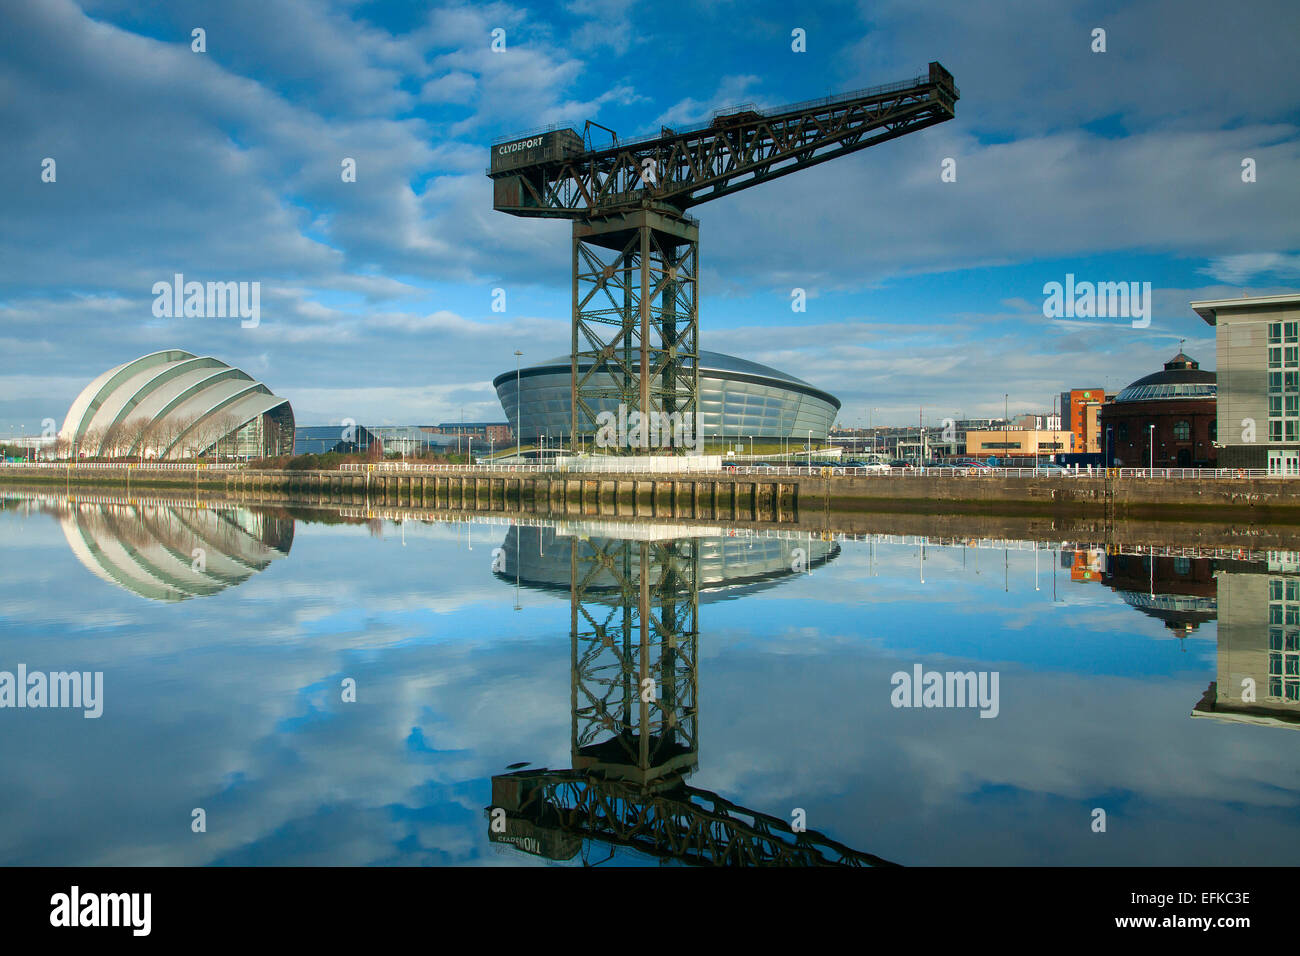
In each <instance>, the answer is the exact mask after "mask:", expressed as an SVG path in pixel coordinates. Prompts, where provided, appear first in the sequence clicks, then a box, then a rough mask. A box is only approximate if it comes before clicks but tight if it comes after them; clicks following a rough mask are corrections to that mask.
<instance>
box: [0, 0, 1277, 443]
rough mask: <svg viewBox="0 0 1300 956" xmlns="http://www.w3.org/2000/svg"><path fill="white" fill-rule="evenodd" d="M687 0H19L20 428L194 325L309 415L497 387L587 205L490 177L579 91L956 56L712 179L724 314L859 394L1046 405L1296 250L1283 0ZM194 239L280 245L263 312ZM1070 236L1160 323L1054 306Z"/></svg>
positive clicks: (249, 275) (655, 114)
mask: <svg viewBox="0 0 1300 956" xmlns="http://www.w3.org/2000/svg"><path fill="white" fill-rule="evenodd" d="M669 10H670V8H668V7H665V6H664V5H654V4H634V3H631V2H630V0H570V2H567V3H556V4H546V5H540V4H539V5H533V6H529V7H524V6H515V5H512V4H508V3H493V4H472V5H471V4H465V5H457V4H443V5H435V6H430V5H428V4H425V3H409V4H408V3H396V2H394V3H380V2H373V3H359V2H348V0H335V2H327V0H319V2H308V0H228V2H223V3H220V4H216V3H201V2H189V0H169V2H165V3H164V2H158V3H145V2H120V0H83V2H80V3H77V2H73V0H43V2H41V3H39V4H5V5H4V6H3V9H2V10H0V27H2V28H0V177H2V178H3V182H4V183H5V188H4V189H3V190H0V223H3V228H2V229H0V345H2V347H3V354H4V355H5V357H6V359H7V361H6V362H5V363H4V370H3V374H0V433H3V432H9V431H10V430H13V431H18V430H21V429H24V428H25V429H26V431H27V432H28V433H31V432H33V431H36V430H39V428H40V422H41V420H42V419H44V418H52V419H54V420H55V421H56V422H59V423H61V422H62V419H63V416H64V415H65V413H66V411H67V408H68V406H69V404H70V403H71V402H72V400H73V398H74V397H75V396H76V394H77V392H78V391H80V389H81V388H82V387H83V386H84V385H85V384H86V383H87V382H88V381H89V380H90V379H91V378H92V377H93V376H94V375H96V374H98V373H99V372H101V371H103V370H104V369H106V368H109V367H111V366H113V365H116V364H120V363H121V362H125V361H128V360H129V359H131V358H134V357H136V356H138V355H141V354H144V353H146V352H150V351H154V350H157V349H161V348H170V347H176V348H184V349H188V350H190V351H194V352H198V353H206V354H212V355H215V356H217V357H218V358H221V359H222V360H224V361H227V362H229V363H231V364H234V365H238V366H239V367H241V368H243V369H244V370H246V371H247V372H249V373H250V374H251V375H253V376H255V377H257V378H260V379H261V380H263V381H265V382H266V383H267V384H268V385H269V386H270V387H271V388H272V389H273V390H274V391H275V392H276V393H277V394H280V395H284V396H286V397H288V398H289V399H290V400H291V401H292V403H293V405H294V408H295V412H296V414H297V417H298V420H299V422H300V423H303V424H322V423H330V422H338V421H340V420H341V419H343V418H345V417H351V418H355V419H357V420H361V421H366V422H373V423H416V422H418V423H425V422H437V421H446V420H454V419H456V418H458V417H459V416H460V415H461V414H464V416H465V417H466V418H467V419H483V418H487V419H500V418H502V417H503V414H502V412H501V409H500V406H499V404H498V403H497V401H496V397H495V395H494V393H493V391H492V388H491V384H490V381H491V379H492V377H493V376H494V375H496V374H498V373H499V372H501V371H504V370H507V369H509V368H512V367H513V358H514V355H513V353H514V350H515V349H521V350H523V352H524V361H525V362H529V361H533V360H541V359H545V358H549V357H552V356H555V355H557V354H561V353H564V352H565V351H567V343H568V318H567V316H568V311H569V308H570V304H569V277H568V268H569V267H568V226H567V224H565V223H546V222H537V221H527V220H516V219H514V218H512V217H509V216H505V215H502V214H499V213H495V212H493V210H492V198H491V183H490V181H489V180H488V179H487V178H486V176H485V175H484V169H485V167H486V166H487V163H488V146H489V144H490V142H491V141H492V140H493V139H494V138H495V137H498V136H502V135H507V134H510V133H513V132H516V131H524V130H528V129H531V128H535V127H538V126H542V125H546V124H551V123H564V124H570V125H573V126H574V127H576V128H578V129H581V128H582V125H583V123H584V121H585V120H587V119H591V120H595V121H598V122H600V123H601V124H603V125H604V126H608V127H611V128H613V129H615V130H617V131H618V132H619V134H620V135H622V136H633V135H637V134H643V133H647V132H651V131H654V130H656V129H657V128H658V125H659V124H661V123H665V124H673V125H685V124H689V123H691V122H698V121H702V120H707V119H708V116H709V114H710V112H711V111H712V110H713V109H716V108H718V107H722V106H727V105H731V104H736V103H741V102H751V103H755V104H757V105H759V106H760V107H762V106H775V105H779V104H782V103H786V102H793V101H798V100H803V99H808V98H811V97H817V96H823V95H826V94H829V93H836V92H843V91H847V90H852V89H856V88H860V87H863V86H868V85H874V84H877V83H884V82H892V81H895V80H901V79H907V78H910V77H912V76H915V75H918V74H921V73H923V72H925V68H926V64H927V63H928V62H929V61H931V60H938V61H940V62H942V63H943V64H944V65H945V66H946V67H947V68H948V69H949V70H950V71H951V72H952V73H953V74H954V76H955V78H956V82H957V84H958V86H959V87H960V89H961V93H962V97H961V100H960V102H959V103H958V105H957V118H956V119H955V120H953V121H950V122H948V123H945V124H942V125H940V126H937V127H935V128H933V129H929V130H925V131H923V132H920V133H915V134H911V135H909V136H907V137H904V138H903V139H901V140H898V141H896V142H892V143H887V144H884V145H882V146H878V147H874V148H873V149H870V150H867V151H865V152H863V153H860V154H856V155H854V156H851V157H847V158H844V159H840V160H837V161H836V162H833V163H828V164H826V165H824V166H821V167H817V168H815V169H812V170H807V171H804V172H802V173H800V174H798V175H795V176H791V177H789V178H786V179H783V180H780V181H778V182H773V183H769V184H766V185H764V186H761V187H759V188H756V189H753V190H746V191H743V192H741V193H739V194H737V195H735V196H731V197H728V198H726V199H722V200H719V201H717V202H714V203H710V204H708V205H706V206H703V207H699V208H698V209H697V210H696V212H697V214H698V215H699V217H700V219H701V221H702V226H701V258H702V266H703V273H702V299H701V323H700V324H701V334H702V341H703V343H704V345H705V347H706V348H710V349H714V350H717V351H723V352H731V353H735V354H739V355H742V356H745V357H747V358H751V359H754V360H757V361H761V362H767V363H769V364H772V365H775V366H777V367H778V368H782V369H786V370H788V371H792V372H794V373H795V374H797V375H799V376H801V377H803V378H805V379H807V380H809V381H811V382H813V383H814V384H816V385H818V386H820V387H822V388H825V389H827V390H829V391H831V392H833V393H835V394H836V395H838V396H840V398H841V399H842V400H843V403H844V407H843V410H842V412H841V417H840V420H841V422H842V423H845V424H856V423H858V422H862V423H865V422H866V421H867V420H868V417H869V416H872V417H874V420H875V421H876V422H889V421H898V422H900V423H901V422H904V421H907V422H912V421H915V420H916V416H917V408H918V406H924V408H925V413H924V414H925V416H926V417H927V418H932V419H934V420H936V421H937V420H938V419H939V418H941V417H943V416H947V415H965V416H975V415H996V414H1000V413H1001V409H1002V404H1003V393H1004V392H1008V393H1009V394H1010V402H1011V406H1012V408H1013V410H1016V409H1040V410H1041V409H1044V408H1046V407H1048V406H1049V405H1050V403H1051V401H1052V396H1053V395H1054V394H1056V393H1058V392H1059V391H1061V390H1062V389H1064V388H1068V387H1073V386H1078V387H1086V386H1097V385H1103V386H1105V387H1109V388H1119V387H1122V386H1123V385H1125V384H1127V383H1128V382H1129V381H1131V380H1132V379H1134V378H1137V377H1139V376H1140V375H1143V374H1146V373H1147V372H1149V371H1151V370H1152V369H1153V368H1155V367H1158V363H1160V362H1162V361H1164V360H1165V359H1167V358H1168V357H1169V356H1170V355H1172V354H1173V352H1174V351H1176V349H1177V347H1178V340H1179V339H1183V338H1185V339H1187V344H1186V346H1185V348H1186V350H1187V351H1188V352H1189V353H1190V354H1192V355H1193V357H1195V358H1198V359H1200V360H1201V361H1202V364H1203V365H1204V366H1206V367H1213V365H1214V354H1213V339H1212V335H1211V334H1210V333H1211V330H1210V329H1209V328H1208V327H1207V326H1205V325H1204V323H1202V322H1201V321H1200V319H1198V318H1197V317H1196V315H1195V314H1194V313H1193V312H1192V311H1191V310H1190V309H1189V308H1188V302H1189V301H1191V300H1194V299H1198V298H1202V297H1210V296H1221V295H1239V294H1269V293H1275V292H1280V291H1285V290H1288V289H1295V288H1296V287H1297V286H1298V285H1300V239H1298V238H1297V230H1296V222H1297V213H1298V212H1300V141H1298V140H1297V124H1298V123H1300V107H1298V105H1297V97H1296V93H1295V83H1294V79H1295V44H1294V40H1295V37H1296V36H1297V35H1298V34H1300V8H1297V7H1296V6H1295V5H1294V4H1293V3H1291V2H1289V0H1275V2H1251V0H1247V2H1244V3H1242V4H1238V5H1236V6H1234V7H1233V8H1232V9H1231V10H1228V9H1226V8H1224V7H1223V5H1222V4H1219V3H1210V2H1208V0H1180V2H1173V0H1170V2H1158V0H1137V2H1131V3H1123V4H1120V3H1097V2H1062V3H1052V4H1042V3H1040V2H1037V0H1003V2H998V3H988V2H979V0H961V2H951V3H937V2H936V3H926V2H916V0H906V2H904V0H897V2H894V0H885V2H876V3H871V4H867V3H862V4H853V3H818V4H815V5H814V9H802V8H796V7H792V6H791V5H789V4H784V3H776V2H768V0H746V2H743V3H741V2H720V3H711V2H697V0H684V2H682V3H678V4H674V5H672V6H671V13H670V12H669ZM195 28H202V29H203V30H204V31H205V40H206V50H205V51H204V52H194V50H193V49H192V31H193V30H194V29H195ZM796 28H800V29H803V30H804V31H805V32H806V36H807V50H806V52H794V51H793V50H792V49H791V31H792V30H794V29H796ZM1097 28H1101V29H1104V30H1105V31H1106V50H1105V52H1104V53H1099V52H1093V51H1092V46H1093V44H1094V41H1093V31H1094V30H1095V29H1097ZM496 29H501V30H504V31H505V50H504V51H503V52H493V50H492V48H491V45H492V32H493V31H494V30H496ZM344 158H352V159H355V161H356V169H357V178H356V182H354V183H345V182H343V181H342V176H341V175H340V169H341V163H342V161H343V160H344ZM945 158H953V159H955V160H956V170H957V178H956V181H955V182H941V180H940V167H941V162H942V161H943V160H944V159H945ZM1246 158H1250V159H1253V160H1254V161H1255V169H1256V181H1255V182H1250V183H1247V182H1243V178H1242V161H1243V160H1244V159H1246ZM46 159H53V160H54V171H55V177H54V181H53V182H45V181H43V180H42V169H43V165H45V166H48V164H44V163H43V161H44V160H46ZM177 272H180V273H183V274H184V275H185V276H186V278H187V279H190V280H199V281H250V282H251V281H257V282H260V283H261V288H262V296H261V321H260V323H259V324H258V325H257V327H255V328H243V327H241V324H240V322H239V320H238V319H229V318H227V319H221V318H158V317H155V316H154V314H153V308H152V307H153V302H154V296H153V293H152V291H151V290H152V287H153V284H154V283H155V282H159V281H169V280H170V279H171V277H172V276H173V275H174V274H175V273H177ZM1067 273H1073V274H1075V275H1076V276H1078V277H1079V278H1080V279H1081V280H1085V279H1086V280H1093V281H1138V282H1150V283H1151V284H1152V288H1153V290H1154V311H1153V316H1152V321H1151V324H1150V327H1149V328H1145V329H1134V328H1132V326H1131V323H1129V322H1127V321H1115V320H1076V321H1065V320H1051V319H1047V318H1044V316H1043V308H1042V307H1043V298H1044V297H1043V285H1044V283H1046V282H1050V281H1063V280H1064V277H1065V275H1066V274H1067ZM795 287H798V288H803V289H805V290H807V294H808V297H809V299H808V308H807V311H806V312H803V313H795V312H792V311H791V307H790V304H791V290H792V289H793V288H795ZM496 288H501V289H504V290H505V292H506V311H505V312H494V311H493V310H492V301H493V298H492V290H493V289H496ZM873 410H874V411H873Z"/></svg>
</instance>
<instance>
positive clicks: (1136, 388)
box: [1115, 352, 1218, 404]
mask: <svg viewBox="0 0 1300 956" xmlns="http://www.w3.org/2000/svg"><path fill="white" fill-rule="evenodd" d="M1217 395H1218V387H1217V385H1216V384H1215V375H1214V373H1213V372H1207V371H1205V370H1204V369H1202V368H1201V367H1200V364H1199V363H1198V362H1197V361H1196V360H1195V359H1193V358H1190V357H1189V356H1187V355H1184V354H1183V353H1182V352H1179V353H1178V354H1177V355H1175V356H1174V357H1173V358H1171V359H1170V360H1169V361H1168V362H1166V363H1165V367H1164V370H1163V371H1160V372H1153V373H1152V374H1150V375H1146V376H1143V377H1142V378H1140V379H1138V380H1137V381H1136V382H1133V383H1132V384H1131V385H1129V386H1128V387H1127V388H1125V389H1123V390H1122V391H1121V392H1120V393H1119V394H1118V395H1116V396H1115V404H1118V403H1120V402H1150V401H1157V400H1160V399H1170V398H1181V399H1187V398H1210V399H1212V398H1216V397H1217Z"/></svg>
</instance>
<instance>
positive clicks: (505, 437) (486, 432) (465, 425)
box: [433, 422, 514, 445]
mask: <svg viewBox="0 0 1300 956" xmlns="http://www.w3.org/2000/svg"><path fill="white" fill-rule="evenodd" d="M433 430H434V431H436V432H437V433H438V434H439V435H466V436H468V435H473V436H474V437H475V438H476V439H478V440H479V441H482V442H495V443H496V444H498V445H505V444H507V443H509V442H511V441H513V440H514V438H513V437H512V433H511V431H510V424H509V423H508V422H443V423H442V424H440V425H438V426H436V427H434V429H433Z"/></svg>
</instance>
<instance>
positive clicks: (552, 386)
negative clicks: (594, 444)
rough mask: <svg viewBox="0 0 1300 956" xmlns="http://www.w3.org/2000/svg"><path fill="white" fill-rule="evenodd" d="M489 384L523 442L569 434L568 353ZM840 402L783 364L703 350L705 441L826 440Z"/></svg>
mask: <svg viewBox="0 0 1300 956" xmlns="http://www.w3.org/2000/svg"><path fill="white" fill-rule="evenodd" d="M589 367H590V366H584V367H583V368H582V369H580V371H586V370H587V369H588V368H589ZM611 384H612V383H611ZM492 385H493V387H495V388H496V390H497V397H498V398H500V400H501V407H502V408H503V409H505V413H506V417H507V418H508V419H509V420H510V427H511V428H512V429H515V430H518V432H519V434H520V439H521V440H522V441H523V442H524V443H525V444H535V443H537V442H538V441H539V440H543V439H545V440H547V441H555V440H559V439H561V438H564V437H565V436H569V433H570V432H571V431H572V427H573V426H572V418H571V409H572V393H571V391H570V359H569V356H567V355H562V356H559V357H557V358H553V359H551V360H549V361H546V362H542V363H541V364H539V365H533V366H529V367H527V368H524V369H522V370H520V371H519V377H518V387H517V388H516V376H515V370H514V369H511V370H510V371H508V372H502V373H501V374H500V375H498V376H497V377H496V378H495V379H493V381H492ZM516 393H517V394H516ZM521 406H522V408H523V415H522V421H521V416H520V414H519V409H520V407H521ZM839 410H840V401H839V399H837V398H836V397H835V396H833V395H831V394H829V393H827V392H824V391H822V390H821V389H818V388H814V387H813V386H812V385H809V384H808V383H807V382H805V381H802V380H801V379H798V378H795V377H794V376H793V375H790V374H788V373H786V372H780V371H778V370H776V369H774V368H770V367H768V366H766V365H760V364H759V363H757V362H750V361H747V360H746V359H742V358H737V357H735V356H734V355H723V354H722V353H720V352H701V353H700V421H699V422H698V423H697V426H698V428H699V430H700V434H701V435H702V436H703V439H704V441H705V442H717V441H721V440H735V441H737V442H742V441H749V440H751V439H752V440H753V441H754V442H764V441H779V440H782V439H792V440H794V441H807V439H808V437H809V435H810V434H811V437H812V439H813V440H814V441H824V440H825V439H826V436H827V435H828V434H829V433H830V429H831V425H832V424H833V423H834V421H835V416H836V414H838V412H839ZM602 411H608V412H611V413H612V414H615V415H617V413H618V405H617V403H616V402H614V401H613V400H610V401H609V402H607V403H606V404H604V405H601V406H599V407H598V408H597V409H596V412H597V413H599V412H602ZM565 441H566V442H567V438H565Z"/></svg>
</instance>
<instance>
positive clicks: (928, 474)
mask: <svg viewBox="0 0 1300 956" xmlns="http://www.w3.org/2000/svg"><path fill="white" fill-rule="evenodd" d="M632 460H635V459H632ZM589 462H590V460H588V462H587V463H584V467H583V468H582V469H581V471H578V470H576V469H574V470H570V469H567V468H566V467H565V466H564V464H563V463H560V464H549V463H547V464H519V465H514V464H511V465H424V464H417V463H414V462H402V461H384V462H374V463H373V464H350V465H342V466H340V467H341V468H342V469H343V470H344V471H353V472H361V471H371V472H375V473H392V472H397V473H400V474H421V473H453V474H464V473H467V472H471V473H472V472H480V473H487V472H492V473H500V472H533V473H537V472H552V473H554V472H565V473H570V474H579V473H590V472H595V473H607V474H626V475H635V474H638V473H643V472H644V468H637V467H628V466H626V465H624V464H623V463H622V462H620V461H619V460H618V459H612V460H611V461H609V462H608V464H606V463H603V462H601V463H598V464H595V465H592V464H590V463H589ZM713 471H715V472H717V473H719V474H729V475H760V476H773V477H778V476H790V477H798V476H805V477H806V476H837V475H850V476H859V477H882V478H888V477H893V478H1063V479H1073V478H1105V477H1107V476H1108V475H1109V477H1111V478H1158V479H1162V480H1163V479H1186V478H1300V475H1281V474H1270V473H1269V472H1268V471H1267V470H1266V469H1263V468H1111V469H1109V470H1107V469H1104V468H1093V469H1088V468H1061V467H1056V468H1044V467H1041V466H1040V467H1037V468H1030V467H1026V468H989V467H972V466H952V465H948V466H940V467H929V468H924V467H913V466H908V467H906V468H885V467H877V468H850V467H846V466H843V465H812V466H808V465H734V464H727V463H724V464H722V465H721V467H715V468H714V469H713ZM665 474H673V472H665Z"/></svg>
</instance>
